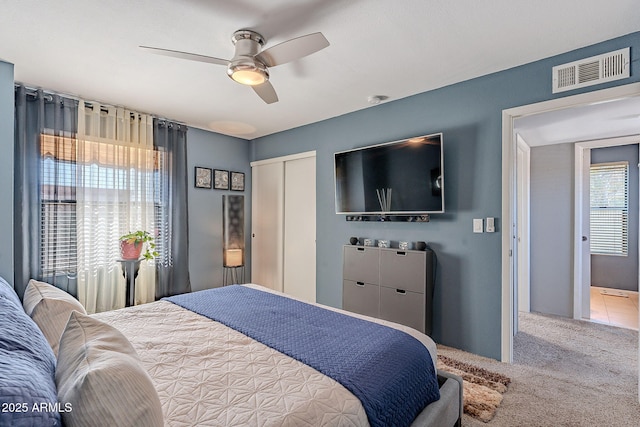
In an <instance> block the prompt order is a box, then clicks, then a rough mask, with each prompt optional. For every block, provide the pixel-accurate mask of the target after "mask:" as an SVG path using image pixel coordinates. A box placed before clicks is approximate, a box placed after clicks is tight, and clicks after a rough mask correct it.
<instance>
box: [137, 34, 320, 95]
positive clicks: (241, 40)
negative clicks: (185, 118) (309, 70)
mask: <svg viewBox="0 0 640 427" xmlns="http://www.w3.org/2000/svg"><path fill="white" fill-rule="evenodd" d="M231 40H232V41H233V44H234V45H235V48H236V49H235V55H234V56H233V58H231V59H230V60H228V59H220V58H214V57H212V56H206V55H199V54H196V53H189V52H181V51H179V50H170V49H162V48H157V47H149V46H140V48H142V49H145V50H148V51H150V52H153V53H155V54H158V55H165V56H171V57H174V58H180V59H188V60H191V61H199V62H207V63H209V64H218V65H226V66H227V75H229V77H231V78H232V79H233V80H234V81H236V82H238V83H240V84H243V85H248V86H251V87H252V88H253V90H254V91H255V92H256V93H257V94H258V96H259V97H260V98H262V100H263V101H264V102H266V103H267V104H272V103H274V102H277V101H278V95H277V94H276V91H275V89H274V88H273V86H272V85H271V83H270V82H269V67H275V66H276V65H281V64H286V63H287V62H291V61H293V60H296V59H299V58H302V57H305V56H307V55H311V54H312V53H315V52H317V51H319V50H321V49H324V48H325V47H327V46H329V41H328V40H327V39H326V38H325V37H324V36H323V35H322V33H312V34H307V35H306V36H301V37H297V38H294V39H291V40H287V41H285V42H282V43H280V44H277V45H275V46H273V47H270V48H268V49H265V50H261V49H262V46H264V44H265V43H266V40H265V39H264V37H262V36H261V35H260V34H258V33H256V32H255V31H251V30H238V31H236V32H235V33H233V36H232V37H231Z"/></svg>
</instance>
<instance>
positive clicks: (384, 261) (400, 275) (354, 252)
mask: <svg viewBox="0 0 640 427" xmlns="http://www.w3.org/2000/svg"><path fill="white" fill-rule="evenodd" d="M343 255H344V258H343V288H342V307H343V308H344V309H345V310H348V311H352V312H355V313H360V314H364V315H367V316H372V317H377V318H381V319H385V320H390V321H393V322H396V323H400V324H403V325H406V326H410V327H412V328H414V329H417V330H418V331H420V332H423V333H425V334H427V335H429V334H431V330H432V317H433V289H434V281H433V267H434V254H433V251H431V250H425V251H414V250H400V249H392V248H379V247H364V246H350V245H345V246H344V247H343Z"/></svg>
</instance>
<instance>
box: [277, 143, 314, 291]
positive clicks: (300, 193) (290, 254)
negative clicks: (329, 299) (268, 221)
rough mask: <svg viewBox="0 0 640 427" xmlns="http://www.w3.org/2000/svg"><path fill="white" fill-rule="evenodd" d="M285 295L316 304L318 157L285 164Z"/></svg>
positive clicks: (290, 161)
mask: <svg viewBox="0 0 640 427" xmlns="http://www.w3.org/2000/svg"><path fill="white" fill-rule="evenodd" d="M284 176H285V178H284V219H285V227H284V292H285V293H287V294H289V295H291V296H294V297H297V298H300V299H302V300H304V301H308V302H315V301H316V158H315V156H313V157H306V158H302V159H296V160H289V161H286V162H285V163H284Z"/></svg>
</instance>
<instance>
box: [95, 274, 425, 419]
mask: <svg viewBox="0 0 640 427" xmlns="http://www.w3.org/2000/svg"><path fill="white" fill-rule="evenodd" d="M251 286H252V287H255V288H257V289H262V290H265V288H262V287H259V286H256V285H251ZM338 311H340V310H338ZM349 314H350V313H349ZM93 316H94V317H96V318H98V319H100V320H102V321H105V322H107V323H109V324H111V325H113V326H115V327H116V328H118V329H119V330H120V331H122V333H123V334H124V335H125V336H126V337H127V339H129V341H131V343H132V344H133V346H134V348H135V349H136V351H137V352H138V355H139V356H140V358H141V359H142V363H143V365H144V367H145V368H146V369H147V371H148V372H149V374H150V376H151V378H152V379H153V382H154V384H155V386H156V389H157V390H158V394H159V396H160V401H161V402H162V408H163V412H164V417H165V424H166V425H168V426H196V425H199V426H318V425H326V426H367V425H368V422H367V416H366V414H365V412H364V409H363V407H362V405H361V404H360V401H359V400H358V399H357V398H356V397H355V396H354V395H353V394H351V392H349V391H348V390H347V389H346V388H344V387H343V386H342V385H340V384H339V383H337V382H336V381H334V380H333V379H331V378H329V377H326V376H325V375H323V374H321V373H319V372H317V371H316V370H315V369H313V368H310V367H308V366H306V365H304V364H303V363H301V362H298V361H297V360H295V359H292V358H291V357H289V356H286V355H284V354H282V353H280V352H278V351H276V350H273V349H271V348H269V347H267V346H265V345H263V344H261V343H259V342H257V341H255V340H253V339H251V338H248V337H246V336H245V335H243V334H241V333H239V332H236V331H235V330H233V329H230V328H228V327H226V326H224V325H222V324H220V323H218V322H214V321H212V320H210V319H208V318H206V317H203V316H200V315H198V314H195V313H193V312H191V311H189V310H186V309H183V308H182V307H179V306H177V305H175V304H173V303H170V302H166V301H157V302H154V303H150V304H144V305H140V306H135V307H129V308H125V309H121V310H115V311H110V312H105V313H99V314H95V315H93ZM357 317H361V316H357ZM367 319H369V320H371V319H370V318H367ZM379 323H384V324H389V322H384V321H379ZM393 325H395V324H393ZM396 326H399V325H396ZM400 329H402V330H405V329H406V330H407V332H409V333H411V335H414V336H416V337H417V338H418V339H419V340H420V341H422V342H423V343H425V345H426V346H427V348H428V349H429V351H430V352H431V355H432V357H433V358H435V344H434V343H433V341H431V339H429V338H428V337H426V336H424V335H422V334H420V333H419V332H417V331H414V330H413V329H411V328H405V327H400Z"/></svg>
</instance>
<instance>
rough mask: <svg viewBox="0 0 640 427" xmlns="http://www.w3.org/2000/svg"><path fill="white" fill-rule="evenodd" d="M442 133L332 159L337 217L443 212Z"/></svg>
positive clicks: (340, 155)
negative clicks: (339, 215)
mask: <svg viewBox="0 0 640 427" xmlns="http://www.w3.org/2000/svg"><path fill="white" fill-rule="evenodd" d="M442 142H443V141H442V133H436V134H432V135H425V136H419V137H414V138H408V139H403V140H400V141H393V142H388V143H384V144H378V145H372V146H368V147H363V148H357V149H354V150H348V151H341V152H338V153H335V154H334V169H335V190H336V213H338V214H350V215H383V214H385V215H386V214H388V215H418V214H432V213H443V212H444V173H443V172H444V170H443V166H444V158H443V149H442Z"/></svg>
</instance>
